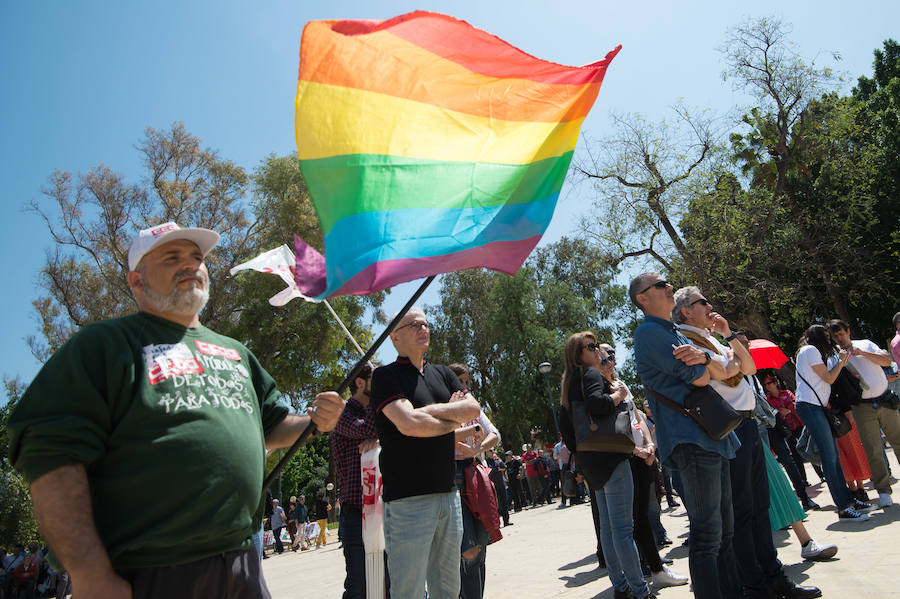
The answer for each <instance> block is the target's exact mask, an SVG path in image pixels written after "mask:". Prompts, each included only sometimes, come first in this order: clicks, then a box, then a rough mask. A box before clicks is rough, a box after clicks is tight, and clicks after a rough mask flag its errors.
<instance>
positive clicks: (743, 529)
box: [672, 287, 822, 598]
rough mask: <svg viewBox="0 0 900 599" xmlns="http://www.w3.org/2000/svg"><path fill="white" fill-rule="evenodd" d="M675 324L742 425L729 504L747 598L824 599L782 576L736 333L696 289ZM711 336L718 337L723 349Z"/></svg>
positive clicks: (688, 290)
mask: <svg viewBox="0 0 900 599" xmlns="http://www.w3.org/2000/svg"><path fill="white" fill-rule="evenodd" d="M674 300H675V306H674V308H673V309H672V320H673V321H674V322H675V323H677V324H678V328H679V330H680V331H681V333H682V334H683V335H684V336H685V337H687V338H688V340H690V342H691V344H693V345H694V346H695V347H697V348H699V349H701V350H702V351H703V352H704V353H705V354H706V355H707V356H708V357H709V359H710V364H711V365H714V366H715V367H714V368H710V369H709V373H710V379H711V380H710V383H709V384H710V385H712V387H713V389H715V390H716V392H718V393H719V395H721V396H722V398H723V399H724V400H725V401H727V402H728V404H729V405H730V406H731V407H732V408H734V409H735V410H736V411H737V412H738V413H740V414H741V415H742V416H743V417H744V419H743V421H742V422H741V424H740V425H738V427H737V428H736V429H735V434H737V438H738V440H739V441H740V442H741V446H740V448H738V450H737V452H736V453H735V456H734V458H732V459H731V464H730V468H729V470H730V478H731V499H732V506H733V509H734V542H733V547H734V554H735V557H736V559H737V564H738V570H739V572H740V573H741V581H742V583H743V586H744V589H745V592H746V595H747V596H748V597H771V596H772V594H773V593H774V594H775V596H776V597H797V598H799V597H820V596H821V595H822V592H821V591H820V590H819V589H818V588H816V587H801V586H797V585H795V584H794V583H793V582H791V581H790V580H788V578H787V576H786V575H785V573H784V569H783V568H782V565H781V562H780V561H779V560H778V553H777V551H776V549H775V543H774V541H773V540H772V525H771V522H770V521H769V479H768V476H767V474H766V462H765V456H764V455H763V446H762V442H761V441H760V439H759V428H757V425H756V420H754V418H753V409H754V408H755V407H756V395H755V394H754V392H753V387H752V386H751V385H750V383H749V382H748V380H747V378H746V377H750V376H753V375H755V374H756V365H755V364H754V363H753V358H752V357H751V356H750V352H749V350H748V349H747V348H746V347H745V346H744V345H743V344H742V343H741V342H740V339H738V335H739V333H737V332H732V331H731V328H730V327H729V326H728V321H727V320H725V318H724V317H723V316H722V315H721V314H719V313H717V312H715V311H713V308H712V304H711V303H710V302H709V300H707V299H706V297H704V295H703V292H702V291H700V289H699V288H697V287H683V288H681V289H679V290H678V291H677V292H676V293H675V295H674ZM713 333H716V334H718V335H720V336H721V337H722V338H723V339H724V343H721V342H719V341H718V339H716V338H715V336H714V335H713ZM807 545H808V547H804V551H803V552H802V554H803V557H804V558H807V559H816V558H817V557H818V554H819V553H821V552H822V549H821V548H820V547H819V546H818V545H816V543H815V541H809V542H808V543H807Z"/></svg>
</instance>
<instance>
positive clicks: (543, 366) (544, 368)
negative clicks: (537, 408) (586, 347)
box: [538, 362, 560, 441]
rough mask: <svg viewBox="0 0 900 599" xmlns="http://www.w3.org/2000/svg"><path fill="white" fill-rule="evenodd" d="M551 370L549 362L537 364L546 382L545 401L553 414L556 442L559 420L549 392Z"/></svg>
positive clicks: (551, 366) (558, 436)
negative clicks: (547, 401)
mask: <svg viewBox="0 0 900 599" xmlns="http://www.w3.org/2000/svg"><path fill="white" fill-rule="evenodd" d="M552 369H553V365H552V364H550V362H541V363H540V364H538V371H539V372H540V373H541V374H543V375H544V380H545V381H546V382H547V399H549V400H550V413H551V414H553V426H555V427H556V440H557V441H559V439H560V435H559V420H557V419H556V408H555V407H554V406H553V393H552V392H551V391H550V371H551V370H552Z"/></svg>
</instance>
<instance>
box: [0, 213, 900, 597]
mask: <svg viewBox="0 0 900 599" xmlns="http://www.w3.org/2000/svg"><path fill="white" fill-rule="evenodd" d="M218 240H219V236H218V234H216V233H215V232H213V231H210V230H207V229H183V228H181V227H179V226H178V225H177V224H175V223H165V224H163V225H160V226H157V227H151V228H149V229H146V230H144V231H141V232H140V234H139V235H138V236H137V237H136V238H135V240H134V242H133V244H132V246H131V249H130V251H129V254H128V264H129V273H128V278H127V282H128V284H129V286H130V288H131V290H132V292H133V294H134V297H135V300H136V302H137V304H138V306H139V308H140V311H139V312H138V313H136V314H134V315H131V316H127V317H124V318H119V319H115V320H110V321H104V322H99V323H94V324H91V325H88V326H86V327H83V328H82V329H81V330H80V331H79V332H78V333H76V334H75V335H74V336H73V337H72V338H71V339H70V340H69V341H68V342H67V343H66V344H64V345H63V346H62V347H61V348H60V349H59V350H58V351H57V352H56V353H55V354H54V355H53V356H52V357H51V358H50V360H48V361H47V363H46V364H45V365H44V367H43V368H42V369H41V371H40V372H39V373H38V375H37V377H36V378H35V380H34V381H33V382H32V384H31V385H30V386H29V387H28V389H27V391H26V393H25V394H24V396H23V397H22V399H21V400H20V402H19V404H18V406H17V407H16V409H15V411H14V412H13V414H12V415H11V418H10V420H9V433H10V459H11V461H12V463H13V464H14V465H15V467H16V468H17V469H19V470H20V471H21V472H22V473H23V475H24V476H25V478H26V480H28V481H29V483H30V487H31V492H32V497H33V503H34V510H35V515H36V518H37V520H38V523H39V525H40V528H41V532H42V534H43V536H44V538H45V539H46V540H47V542H48V544H49V546H50V547H51V548H52V554H51V556H52V557H51V560H50V562H48V561H47V560H45V559H43V556H42V554H41V553H40V552H38V551H37V549H36V548H35V549H33V550H31V551H30V552H29V553H27V554H25V553H24V552H23V551H22V548H17V550H16V551H14V553H13V554H12V555H10V556H3V558H4V559H3V575H4V579H3V585H2V589H3V592H4V593H5V594H7V595H9V594H10V593H16V594H17V596H28V595H27V593H29V592H35V591H37V590H39V587H40V584H39V581H41V580H42V578H41V576H42V572H45V573H46V572H51V571H55V572H63V569H62V568H65V573H66V574H65V576H61V577H60V578H61V579H62V580H64V581H65V584H66V585H68V579H69V578H70V579H71V583H72V587H73V588H74V591H75V593H76V594H77V595H80V596H96V597H109V598H113V599H115V598H119V597H122V598H125V597H129V598H130V597H135V598H141V597H159V596H167V597H170V598H171V599H176V598H178V597H193V596H240V597H258V598H267V597H269V596H270V594H269V591H268V588H267V586H266V583H265V579H264V577H263V576H262V570H261V566H260V559H261V558H263V557H265V555H264V551H263V545H264V539H265V538H266V535H265V533H264V528H263V522H262V521H263V516H264V515H265V517H266V519H267V523H268V527H269V528H270V529H271V533H272V543H273V545H274V550H275V552H276V553H282V552H284V551H286V547H285V544H284V543H283V541H282V531H283V530H285V529H286V530H287V537H288V539H289V543H288V546H289V548H290V549H292V550H294V551H297V550H300V551H304V550H307V549H309V548H310V547H311V546H312V545H315V547H316V548H318V547H321V546H324V545H325V543H326V541H327V536H326V530H327V524H328V520H329V517H330V516H331V519H334V517H335V516H337V519H338V521H339V538H340V542H341V547H342V550H343V556H344V560H345V565H346V576H345V580H344V595H343V596H344V598H345V599H350V598H353V597H365V595H366V591H365V588H366V566H365V563H366V558H365V543H364V541H363V536H364V534H363V529H364V520H363V515H362V514H363V509H364V505H363V502H364V499H363V498H364V496H370V495H365V494H364V493H363V490H364V489H365V488H367V487H366V485H370V486H371V484H372V481H371V480H363V476H362V475H361V461H360V456H361V454H363V453H365V452H367V451H368V450H370V449H374V448H376V447H377V448H378V449H379V451H380V457H379V464H380V469H381V476H382V486H381V498H382V500H383V524H384V545H385V552H384V553H385V555H384V562H385V591H386V595H385V596H393V597H395V598H412V599H419V598H420V597H423V596H425V593H426V589H427V594H428V597H431V598H433V599H457V598H460V597H461V598H463V599H480V598H481V597H483V595H484V588H485V580H486V572H487V567H488V566H487V553H488V546H489V545H490V544H492V543H495V542H497V541H499V540H500V539H502V536H503V534H502V529H503V528H504V527H506V526H511V525H513V524H514V522H513V521H512V519H513V518H514V517H515V514H516V513H517V512H520V511H522V510H524V509H535V508H537V507H538V506H541V505H544V504H552V503H555V501H556V499H557V498H558V499H559V502H560V503H559V506H560V508H562V507H565V506H566V503H567V502H568V504H569V505H572V504H577V503H581V502H584V501H585V498H587V499H589V500H590V503H591V507H592V510H591V511H592V514H593V518H594V523H595V530H596V532H597V558H598V561H599V563H600V565H602V566H604V567H605V568H606V570H607V572H608V575H609V579H610V582H611V584H612V586H613V588H614V594H615V597H617V598H634V599H645V598H646V597H655V596H656V592H657V591H658V590H659V589H660V588H663V587H665V586H670V585H684V584H687V583H688V582H689V581H690V583H691V584H692V590H693V593H694V595H695V596H696V597H700V598H702V599H707V598H719V597H725V598H728V599H731V598H735V597H753V598H755V597H766V598H771V597H777V598H779V599H780V598H784V597H790V598H807V597H818V596H820V595H821V592H820V591H819V589H817V588H816V587H803V586H798V585H796V584H794V583H793V582H792V581H790V580H789V579H788V578H787V576H786V575H785V573H784V570H783V568H782V564H781V562H780V561H779V560H778V556H777V552H776V550H775V546H774V543H773V540H772V531H773V529H778V528H782V527H791V529H792V530H793V531H794V533H795V535H796V536H797V538H798V541H799V542H800V545H801V555H802V557H803V558H805V559H811V560H817V559H828V558H830V557H832V556H833V555H835V554H836V552H837V547H836V546H834V545H830V544H827V543H817V542H816V541H815V540H813V539H812V537H811V535H810V534H809V532H808V531H807V530H806V528H805V527H804V526H803V519H804V516H805V513H804V510H805V509H806V510H809V509H820V507H819V506H818V505H817V504H816V503H815V502H813V501H812V499H811V498H810V497H809V495H808V493H807V492H806V488H807V487H808V486H809V482H808V480H807V476H806V467H805V460H810V461H812V462H813V463H814V464H817V467H818V469H816V470H814V471H815V472H817V473H818V474H819V476H821V477H822V478H823V479H824V481H825V483H826V484H827V486H828V489H829V491H830V494H831V497H832V500H833V502H834V505H835V507H836V510H837V514H838V518H839V519H840V520H841V521H848V522H858V521H862V520H865V519H866V518H867V517H868V516H867V514H868V513H869V512H871V511H872V510H875V509H879V508H887V507H888V506H890V505H891V504H892V501H891V484H890V472H889V468H888V463H887V459H886V454H885V451H884V445H883V442H882V435H884V437H886V439H887V441H888V442H889V443H890V444H891V446H892V447H896V443H900V412H898V409H897V408H898V405H897V404H898V403H900V400H898V399H897V397H896V395H895V394H894V393H893V392H892V391H891V390H890V389H889V388H888V383H889V382H890V379H895V378H896V375H893V374H892V375H890V379H889V377H888V375H886V374H885V372H884V369H885V368H886V367H888V366H889V365H890V363H891V360H890V356H889V354H888V353H887V352H885V351H884V350H881V349H880V348H879V347H878V346H877V345H876V344H874V343H872V342H871V341H868V340H854V339H852V338H851V336H850V330H849V327H848V326H847V324H846V323H844V322H841V321H838V320H835V321H831V322H829V323H827V325H825V326H822V325H814V326H812V327H810V328H809V329H808V330H807V331H806V334H805V335H804V338H803V341H802V343H801V346H800V348H799V350H798V352H797V355H796V385H795V388H796V390H797V391H796V396H795V395H794V394H792V393H791V392H790V391H788V390H787V388H786V387H787V386H789V385H787V384H786V383H792V382H794V381H789V380H785V379H781V378H779V377H780V376H781V374H780V373H775V372H774V371H773V372H771V373H769V374H765V375H764V376H761V375H762V374H763V373H758V372H757V369H756V366H755V364H754V361H753V359H752V356H751V355H750V353H749V350H748V345H749V342H748V340H747V339H746V337H745V336H743V335H742V334H741V333H740V332H737V331H732V330H731V328H730V327H729V324H728V322H727V321H726V319H725V318H723V317H722V316H721V315H720V314H719V313H717V312H716V311H714V310H713V304H712V302H711V301H710V300H709V299H708V298H707V297H705V296H704V294H703V293H702V291H701V290H700V289H698V288H696V287H685V288H683V289H680V290H678V292H677V293H676V292H675V290H674V289H673V287H672V285H670V284H669V283H668V282H667V281H665V280H664V279H662V277H660V276H659V275H658V274H657V273H644V274H642V275H640V276H638V277H636V278H635V279H634V280H633V281H632V282H631V285H630V289H629V295H630V297H631V301H632V302H633V303H634V305H635V306H636V307H637V308H638V309H640V310H641V311H643V313H644V315H645V318H644V321H643V322H642V323H641V324H640V326H639V327H638V328H637V329H636V331H635V333H634V359H635V365H636V370H637V374H638V376H639V377H640V382H641V384H642V386H643V389H644V391H645V392H646V396H647V400H646V401H645V402H644V403H643V405H638V403H637V402H635V398H634V396H633V394H632V392H631V390H630V389H629V388H628V386H627V385H626V384H625V383H624V382H623V381H621V380H620V379H619V377H618V375H617V372H616V360H615V350H614V348H613V347H612V346H611V345H609V344H604V343H600V342H599V341H598V339H597V338H596V337H595V335H594V334H593V333H591V332H589V331H582V332H578V333H574V334H572V335H571V336H570V337H569V338H568V339H567V341H566V343H565V348H564V355H563V356H561V359H562V362H563V363H564V373H563V378H562V383H561V397H560V419H559V429H560V430H559V433H558V435H557V436H556V438H555V439H554V441H555V442H556V443H555V445H550V444H544V445H542V444H541V442H540V441H541V439H539V437H537V436H535V437H534V438H533V439H532V440H533V441H534V443H533V444H526V445H525V446H523V447H522V448H521V453H520V452H519V451H515V452H514V451H513V449H512V448H508V449H506V450H505V451H499V452H498V451H497V448H498V447H502V445H501V443H502V439H501V435H500V431H499V430H497V428H496V427H495V426H494V424H493V423H492V422H491V420H490V418H489V414H488V413H485V411H484V410H483V409H482V408H481V406H480V404H479V403H478V401H477V399H476V398H475V397H474V396H473V395H472V393H471V392H470V387H471V380H470V378H471V373H470V372H469V369H468V368H467V367H466V365H464V364H451V365H449V366H442V365H436V364H432V363H430V362H429V361H428V360H426V359H425V354H426V352H427V350H428V347H429V343H430V340H431V337H430V334H431V329H430V324H429V322H428V320H427V318H426V316H425V313H424V312H423V311H422V310H421V309H418V308H413V309H410V310H409V311H407V312H406V313H405V314H402V315H398V316H397V318H396V319H394V322H395V325H394V327H393V329H392V330H391V331H390V339H391V341H392V343H393V344H394V347H395V349H396V350H397V354H398V358H397V359H396V361H394V362H392V363H390V364H386V365H383V366H378V367H375V366H373V365H366V366H365V367H364V368H363V369H362V370H360V371H358V372H357V373H356V375H355V378H354V380H353V381H352V383H351V396H350V398H349V399H348V400H347V401H346V402H345V401H344V400H343V399H342V398H341V397H340V396H339V395H338V394H337V393H335V392H331V391H326V392H322V393H319V394H318V395H317V396H316V398H315V400H314V401H313V402H311V406H310V408H309V409H308V413H307V414H306V415H298V414H290V413H288V410H287V409H286V408H285V407H284V406H283V405H282V404H281V402H280V401H279V394H278V391H277V388H276V386H275V383H274V381H273V380H272V378H271V377H270V376H269V375H268V374H267V373H266V371H265V369H264V368H263V366H262V365H261V364H260V363H259V362H258V361H257V360H256V358H255V357H254V355H253V354H252V352H250V351H249V350H248V349H247V348H246V347H245V346H244V345H242V344H240V343H239V342H237V341H235V340H234V339H230V338H228V337H225V336H223V335H219V334H217V333H215V332H213V331H211V330H209V329H207V328H205V327H203V326H202V325H201V324H200V322H199V312H200V310H201V309H202V308H203V306H204V305H205V303H206V301H207V299H208V294H209V277H208V274H207V271H206V267H205V264H204V260H205V257H206V255H207V254H208V253H209V252H210V251H211V250H212V249H213V248H214V246H215V245H216V244H217V243H218ZM894 325H895V328H897V329H898V331H900V314H898V315H897V316H896V317H895V319H894ZM891 349H892V351H893V352H894V355H895V356H897V355H898V354H900V332H898V335H897V337H896V338H895V340H894V342H893V343H892V346H891ZM696 402H706V403H703V406H704V411H703V413H702V414H700V413H699V411H697V410H689V409H686V408H691V406H692V405H694V403H696ZM716 402H718V403H716ZM716 405H718V406H719V408H716V410H718V412H716V411H715V410H714V411H713V413H715V414H720V415H721V416H722V418H724V420H722V418H718V417H711V416H709V415H708V414H709V412H708V411H707V410H708V407H709V406H713V407H714V406H716ZM723 408H727V410H726V409H723ZM717 418H718V419H717ZM311 422H314V423H315V424H316V426H317V428H318V430H320V431H322V432H329V431H330V432H331V435H330V443H331V454H332V459H333V463H334V466H335V470H336V474H337V479H336V482H337V488H336V490H335V493H336V494H337V498H336V499H334V498H333V499H334V501H333V504H332V502H331V501H328V496H327V494H326V492H325V490H324V489H323V490H321V492H320V493H319V496H318V497H317V498H316V500H315V503H314V505H313V506H308V505H307V503H306V498H305V497H304V496H303V495H300V496H291V498H290V502H289V504H288V506H286V507H284V506H282V505H280V501H278V499H279V498H272V499H271V501H269V502H266V501H263V500H261V498H260V483H261V481H262V479H263V469H264V465H265V451H266V450H269V451H271V450H273V449H277V448H281V447H286V446H289V445H290V444H291V443H293V442H294V440H295V439H296V438H297V437H298V436H299V435H300V434H301V433H302V432H303V431H304V430H305V429H306V428H307V427H308V426H309V424H310V423H311ZM726 425H727V426H726ZM501 456H502V457H501ZM774 456H777V461H776V457H774ZM211 463H216V464H217V467H216V468H210V467H209V464H211ZM819 465H820V467H819ZM869 479H871V481H872V484H873V486H874V488H875V490H876V492H877V493H878V497H877V499H875V500H874V502H870V501H869V497H868V496H867V495H866V491H865V488H864V486H863V484H864V483H865V481H866V480H869ZM370 490H371V489H370ZM676 495H677V497H678V499H676ZM663 499H664V500H665V501H666V502H667V503H668V505H669V507H675V506H677V505H678V501H679V500H680V501H681V504H682V505H683V506H684V508H685V510H686V512H687V516H688V520H689V526H690V534H689V537H688V546H689V548H688V550H689V569H690V578H689V577H688V576H685V575H683V574H681V573H679V572H676V571H675V570H673V569H671V568H670V567H669V563H670V562H669V560H666V559H664V558H662V557H661V556H660V554H659V549H660V548H661V547H664V546H666V545H669V544H671V543H672V541H671V539H670V538H669V537H668V535H667V533H666V531H665V529H664V527H663V526H662V524H661V521H660V511H661V507H662V506H661V502H662V501H663ZM266 505H267V506H268V507H265V506H266ZM264 507H265V509H264ZM199 522H202V523H203V525H202V526H198V523H199ZM38 556H40V557H38ZM23 593H25V594H23ZM62 593H63V594H64V593H65V588H64V589H63V590H62Z"/></svg>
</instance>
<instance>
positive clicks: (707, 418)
mask: <svg viewBox="0 0 900 599" xmlns="http://www.w3.org/2000/svg"><path fill="white" fill-rule="evenodd" d="M690 387H694V388H693V389H690ZM644 388H645V389H647V391H649V392H650V393H652V394H653V397H655V398H656V399H658V400H659V401H661V402H662V403H663V405H664V406H666V407H667V408H669V409H670V410H674V411H676V412H678V413H679V414H682V415H684V416H687V417H688V418H690V419H691V420H693V421H694V422H696V423H697V425H698V426H699V427H700V428H702V429H703V432H705V433H706V434H707V435H708V436H709V438H710V439H712V440H713V441H721V440H722V439H724V438H725V437H727V436H728V433H730V432H731V431H733V430H734V429H736V428H737V427H738V425H739V424H740V423H741V420H743V418H744V417H743V416H741V415H740V414H738V413H737V411H736V410H735V409H734V408H732V407H731V406H730V405H728V402H727V401H725V399H724V398H723V397H722V396H721V395H719V394H718V392H716V390H715V389H713V388H712V386H711V385H704V386H702V387H695V386H693V385H689V386H688V389H689V392H688V394H687V397H685V398H684V407H682V406H680V405H678V404H677V403H675V402H674V401H672V400H671V399H669V398H668V397H666V396H665V395H663V394H662V393H658V392H656V391H654V390H653V389H651V388H650V387H647V386H645V387H644Z"/></svg>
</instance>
